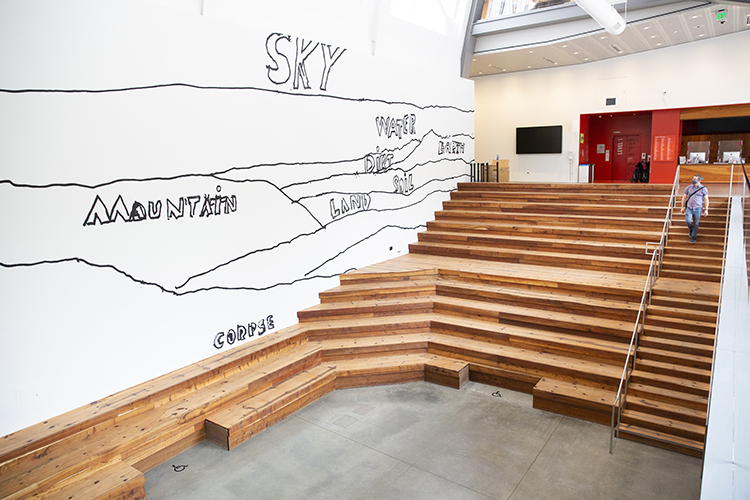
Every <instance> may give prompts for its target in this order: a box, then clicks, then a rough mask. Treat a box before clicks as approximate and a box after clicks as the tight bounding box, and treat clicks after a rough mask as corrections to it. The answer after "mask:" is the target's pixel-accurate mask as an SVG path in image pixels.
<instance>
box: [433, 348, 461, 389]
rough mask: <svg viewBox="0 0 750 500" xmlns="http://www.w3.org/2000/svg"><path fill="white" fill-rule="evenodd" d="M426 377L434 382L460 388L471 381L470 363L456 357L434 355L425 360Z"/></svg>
mask: <svg viewBox="0 0 750 500" xmlns="http://www.w3.org/2000/svg"><path fill="white" fill-rule="evenodd" d="M424 379H425V381H426V382H431V383H433V384H440V385H445V386H447V387H452V388H454V389H460V388H461V387H463V386H464V384H466V382H468V381H469V364H468V363H466V362H463V361H456V360H454V359H446V358H442V357H439V356H432V357H431V359H429V360H428V361H426V362H425V366H424Z"/></svg>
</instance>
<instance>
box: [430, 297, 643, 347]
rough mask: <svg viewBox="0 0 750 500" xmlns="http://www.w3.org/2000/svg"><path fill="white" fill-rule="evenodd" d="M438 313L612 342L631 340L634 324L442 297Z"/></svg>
mask: <svg viewBox="0 0 750 500" xmlns="http://www.w3.org/2000/svg"><path fill="white" fill-rule="evenodd" d="M434 310H435V313H437V314H452V315H453V314H455V315H458V316H461V317H465V318H469V319H474V318H483V319H484V318H489V319H492V320H494V321H496V322H499V323H500V324H521V325H528V326H533V327H537V328H543V329H545V330H547V331H551V332H558V333H569V334H579V335H584V336H592V337H595V338H604V339H608V340H615V341H616V340H618V339H619V340H621V341H622V342H626V341H629V339H630V337H631V336H632V329H633V327H634V324H632V323H631V322H626V321H621V320H617V319H615V320H610V319H608V318H602V317H592V316H584V315H581V314H570V313H564V312H557V311H544V310H539V309H534V308H530V307H521V306H515V305H506V304H488V303H476V302H475V301H471V300H465V299H458V298H452V297H438V298H436V299H435V302H434Z"/></svg>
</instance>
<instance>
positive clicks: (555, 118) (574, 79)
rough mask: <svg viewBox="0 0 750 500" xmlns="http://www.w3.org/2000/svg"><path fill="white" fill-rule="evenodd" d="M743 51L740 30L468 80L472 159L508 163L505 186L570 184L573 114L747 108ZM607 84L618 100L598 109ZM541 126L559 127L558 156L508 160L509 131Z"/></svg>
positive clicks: (746, 40) (749, 36) (747, 35)
mask: <svg viewBox="0 0 750 500" xmlns="http://www.w3.org/2000/svg"><path fill="white" fill-rule="evenodd" d="M748 47H750V31H744V32H740V33H735V34H732V35H725V36H721V37H717V38H712V39H709V40H705V41H700V42H693V43H690V44H685V45H678V46H674V47H668V48H664V49H660V50H655V51H650V52H645V53H640V54H633V55H629V56H625V57H619V58H615V59H608V60H606V61H600V62H595V63H589V64H584V65H577V66H566V67H562V68H555V69H545V70H538V71H528V72H520V73H512V74H509V75H498V76H485V77H480V78H476V79H475V80H474V81H475V83H476V87H475V103H474V105H475V108H476V122H475V126H476V133H477V138H476V154H477V160H478V161H480V162H485V161H490V160H493V159H494V158H495V157H496V155H498V154H499V155H500V158H508V159H510V180H511V181H522V182H523V181H529V182H568V181H575V180H577V164H578V144H579V132H580V131H579V130H578V129H579V123H580V122H579V119H580V115H581V114H588V113H597V112H601V113H606V112H623V111H637V110H654V109H671V108H686V107H695V106H709V105H721V104H737V103H747V102H750V94H749V93H748V90H747V81H748V78H749V77H750V50H748ZM727 61H731V68H732V73H731V74H728V73H727V70H726V68H727ZM612 86H615V87H618V88H622V89H623V93H622V94H621V95H622V98H618V99H617V105H616V106H604V104H603V103H602V102H601V100H600V99H598V97H599V95H600V94H601V90H602V89H603V88H605V87H610V88H611V87H612ZM541 125H562V126H563V154H559V155H516V154H515V129H516V127H526V126H541ZM569 152H571V153H572V154H573V161H572V162H569V161H568V153H569Z"/></svg>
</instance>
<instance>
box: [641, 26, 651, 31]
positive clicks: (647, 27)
mask: <svg viewBox="0 0 750 500" xmlns="http://www.w3.org/2000/svg"><path fill="white" fill-rule="evenodd" d="M650 27H651V26H645V27H644V28H643V29H644V30H647V29H649V28H650Z"/></svg>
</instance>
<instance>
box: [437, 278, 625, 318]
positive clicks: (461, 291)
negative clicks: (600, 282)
mask: <svg viewBox="0 0 750 500" xmlns="http://www.w3.org/2000/svg"><path fill="white" fill-rule="evenodd" d="M435 290H436V292H437V295H438V296H441V297H455V298H462V299H472V300H475V301H480V302H491V303H499V304H509V305H519V306H524V307H534V308H537V309H544V310H547V311H557V312H566V313H571V314H582V315H588V316H592V315H600V316H603V317H607V318H609V319H619V320H622V321H626V322H635V319H636V316H637V315H638V307H639V304H637V303H635V302H633V301H626V300H618V299H616V298H612V297H607V295H606V294H604V293H602V294H594V295H597V296H590V295H591V294H584V295H581V294H580V293H578V292H577V291H574V290H557V289H554V288H552V289H550V288H549V287H533V286H530V287H528V288H521V287H512V286H504V285H484V284H478V283H462V282H457V281H451V280H440V282H439V283H438V285H437V286H436V287H435Z"/></svg>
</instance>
